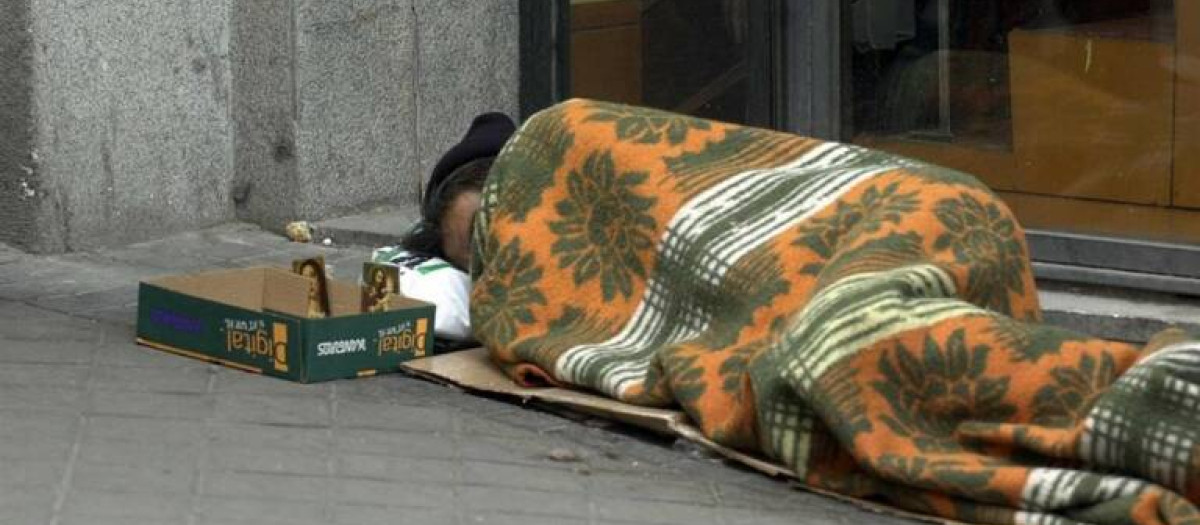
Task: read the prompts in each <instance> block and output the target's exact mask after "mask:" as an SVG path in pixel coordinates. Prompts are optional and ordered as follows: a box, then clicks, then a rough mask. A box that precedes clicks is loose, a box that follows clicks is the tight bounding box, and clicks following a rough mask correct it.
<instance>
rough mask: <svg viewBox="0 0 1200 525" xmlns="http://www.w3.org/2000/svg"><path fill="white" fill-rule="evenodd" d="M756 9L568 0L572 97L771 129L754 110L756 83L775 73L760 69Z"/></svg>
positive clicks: (688, 2) (720, 2) (729, 4)
mask: <svg viewBox="0 0 1200 525" xmlns="http://www.w3.org/2000/svg"><path fill="white" fill-rule="evenodd" d="M754 4H755V2H751V1H750V0H656V1H648V0H571V3H570V8H571V12H570V24H571V28H570V34H571V44H570V49H571V57H570V66H569V68H570V74H571V81H570V85H571V90H570V95H571V96H573V97H585V98H593V99H599V100H608V101H613V102H623V103H627V104H634V105H640V106H649V107H655V108H660V109H666V110H669V111H675V112H679V113H687V114H690V115H695V116H699V117H705V118H712V119H717V120H723V121H729V122H739V123H751V124H760V125H764V124H768V122H763V120H764V118H763V116H762V115H761V109H760V107H759V106H758V105H756V102H757V101H759V100H761V99H762V98H763V97H762V96H761V95H759V94H760V93H761V88H760V87H759V83H758V82H757V79H760V78H763V77H770V76H771V72H770V71H765V70H762V68H761V67H759V66H758V64H759V63H760V62H761V61H760V60H759V57H758V56H757V55H756V53H761V52H763V51H762V49H760V46H757V45H756V41H755V40H754V39H753V38H752V37H751V34H752V32H751V18H752V16H754V13H753V10H754ZM758 4H762V3H761V2H758ZM756 95H758V96H756ZM767 96H768V97H769V94H768V95H767Z"/></svg>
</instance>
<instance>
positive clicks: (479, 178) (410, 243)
mask: <svg viewBox="0 0 1200 525" xmlns="http://www.w3.org/2000/svg"><path fill="white" fill-rule="evenodd" d="M493 160H495V157H484V158H480V159H475V160H473V161H471V162H468V163H466V164H463V165H462V166H459V167H458V168H457V169H455V170H454V171H452V172H450V174H449V175H447V176H446V177H445V178H444V179H442V180H441V181H439V184H438V185H437V186H436V187H432V182H433V181H430V182H431V187H430V188H427V189H426V191H425V195H424V196H423V198H422V199H421V221H420V222H418V223H417V224H415V225H414V226H413V227H412V228H411V229H409V230H408V233H405V234H404V237H402V238H401V239H400V246H402V247H403V248H404V249H405V250H408V251H410V252H413V253H415V254H418V255H426V256H430V257H439V258H443V259H444V258H445V257H446V252H445V250H443V249H442V217H444V216H445V215H446V209H447V208H448V207H449V206H450V203H452V202H454V199H457V198H458V196H459V195H462V194H464V193H467V192H472V191H474V192H479V191H483V182H484V180H486V179H487V174H488V170H490V169H491V167H492V161H493Z"/></svg>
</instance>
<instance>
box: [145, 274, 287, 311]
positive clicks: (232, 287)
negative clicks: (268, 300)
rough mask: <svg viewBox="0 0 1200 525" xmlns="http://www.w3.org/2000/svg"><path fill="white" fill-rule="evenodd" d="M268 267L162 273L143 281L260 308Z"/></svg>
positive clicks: (238, 304)
mask: <svg viewBox="0 0 1200 525" xmlns="http://www.w3.org/2000/svg"><path fill="white" fill-rule="evenodd" d="M268 270H269V268H261V267H260V268H242V269H237V270H217V271H211V272H202V273H192V274H184V275H173V276H169V277H161V278H158V279H153V280H149V281H146V282H147V283H148V284H151V285H154V286H159V287H162V288H166V289H168V290H171V291H174V292H179V293H183V294H187V295H190V296H193V297H197V298H200V299H205V300H209V301H217V302H221V303H225V304H228V305H230V306H236V307H238V308H243V309H246V310H253V311H256V312H261V311H262V309H263V288H264V286H265V279H266V272H267V271H268Z"/></svg>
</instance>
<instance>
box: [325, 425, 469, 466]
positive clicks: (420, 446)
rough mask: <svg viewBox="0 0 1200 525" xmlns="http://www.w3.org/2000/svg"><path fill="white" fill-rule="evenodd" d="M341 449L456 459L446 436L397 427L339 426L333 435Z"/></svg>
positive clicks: (377, 453) (338, 447) (365, 452)
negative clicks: (384, 428) (403, 430)
mask: <svg viewBox="0 0 1200 525" xmlns="http://www.w3.org/2000/svg"><path fill="white" fill-rule="evenodd" d="M334 441H335V443H334V444H335V448H336V450H337V452H338V453H359V454H374V455H382V456H395V457H407V458H428V459H454V458H455V450H454V449H453V448H451V447H449V446H448V441H447V438H446V436H444V435H439V434H419V433H411V432H399V431H395V430H367V429H357V428H345V429H339V430H338V432H337V434H336V435H335V436H334Z"/></svg>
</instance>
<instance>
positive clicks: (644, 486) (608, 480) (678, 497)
mask: <svg viewBox="0 0 1200 525" xmlns="http://www.w3.org/2000/svg"><path fill="white" fill-rule="evenodd" d="M589 481H590V483H591V484H590V485H589V486H590V487H591V491H592V493H594V494H597V495H599V496H608V497H615V498H621V499H631V500H633V499H640V500H647V501H672V502H679V503H690V504H697V505H714V504H715V503H716V501H715V500H714V498H713V493H712V491H711V490H710V489H709V488H708V486H707V485H706V484H704V483H691V482H688V481H687V480H681V479H670V478H668V477H666V476H654V477H642V476H627V475H619V474H611V473H605V472H597V473H595V474H593V475H592V476H590V477H589Z"/></svg>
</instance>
